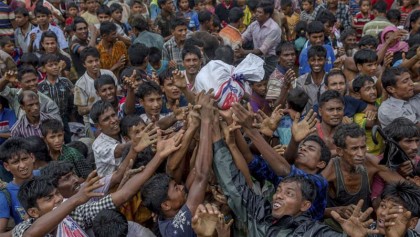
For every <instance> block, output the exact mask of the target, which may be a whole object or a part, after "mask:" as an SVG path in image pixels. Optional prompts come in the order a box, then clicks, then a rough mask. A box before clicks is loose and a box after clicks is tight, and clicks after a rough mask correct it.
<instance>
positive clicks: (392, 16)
mask: <svg viewBox="0 0 420 237" xmlns="http://www.w3.org/2000/svg"><path fill="white" fill-rule="evenodd" d="M386 18H387V19H388V20H389V21H392V20H397V21H400V20H401V12H400V10H398V9H390V10H389V11H388V12H387V13H386Z"/></svg>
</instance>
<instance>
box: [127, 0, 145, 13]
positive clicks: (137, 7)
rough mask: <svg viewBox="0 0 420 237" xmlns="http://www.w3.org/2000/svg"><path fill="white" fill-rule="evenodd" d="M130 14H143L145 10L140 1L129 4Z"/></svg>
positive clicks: (135, 0)
mask: <svg viewBox="0 0 420 237" xmlns="http://www.w3.org/2000/svg"><path fill="white" fill-rule="evenodd" d="M130 7H131V14H141V13H144V12H145V10H146V8H145V6H144V4H143V1H142V0H134V1H132V2H131V6H130Z"/></svg>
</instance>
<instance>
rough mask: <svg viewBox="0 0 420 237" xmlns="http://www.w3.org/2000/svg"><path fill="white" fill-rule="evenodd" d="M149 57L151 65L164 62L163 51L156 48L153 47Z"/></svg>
mask: <svg viewBox="0 0 420 237" xmlns="http://www.w3.org/2000/svg"><path fill="white" fill-rule="evenodd" d="M148 56H149V62H150V63H151V64H156V63H159V62H160V61H161V60H162V51H161V50H160V49H158V48H156V47H151V48H150V51H149V55H148Z"/></svg>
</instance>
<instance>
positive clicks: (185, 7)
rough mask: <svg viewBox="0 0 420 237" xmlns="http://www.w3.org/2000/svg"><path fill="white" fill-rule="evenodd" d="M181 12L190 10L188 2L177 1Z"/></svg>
mask: <svg viewBox="0 0 420 237" xmlns="http://www.w3.org/2000/svg"><path fill="white" fill-rule="evenodd" d="M178 7H179V8H180V9H181V10H184V11H186V10H188V9H189V8H190V6H189V3H188V0H181V1H179V6H178Z"/></svg>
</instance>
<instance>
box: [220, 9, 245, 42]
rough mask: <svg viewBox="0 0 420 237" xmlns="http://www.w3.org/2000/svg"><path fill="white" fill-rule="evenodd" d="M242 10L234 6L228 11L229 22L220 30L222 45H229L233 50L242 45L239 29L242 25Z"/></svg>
mask: <svg viewBox="0 0 420 237" xmlns="http://www.w3.org/2000/svg"><path fill="white" fill-rule="evenodd" d="M243 18H244V12H243V11H242V9H241V8H239V7H234V8H232V9H230V11H229V24H228V25H227V26H225V27H224V28H223V29H222V30H221V31H220V32H219V36H220V37H222V39H223V43H224V45H228V46H230V47H231V48H232V49H233V50H235V49H237V48H238V47H239V48H240V47H242V35H241V32H240V31H239V29H240V28H241V26H242V25H243V24H242V22H243Z"/></svg>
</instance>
